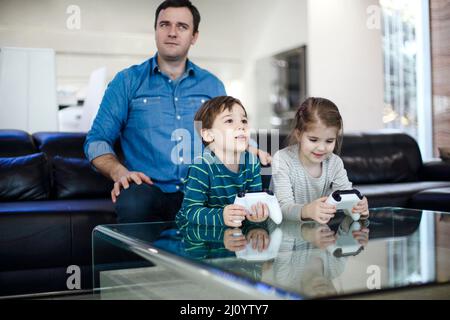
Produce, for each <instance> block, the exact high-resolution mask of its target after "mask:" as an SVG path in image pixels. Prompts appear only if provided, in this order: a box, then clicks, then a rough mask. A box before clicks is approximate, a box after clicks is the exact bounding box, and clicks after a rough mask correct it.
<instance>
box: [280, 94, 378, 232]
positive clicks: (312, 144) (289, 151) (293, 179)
mask: <svg viewBox="0 0 450 320" xmlns="http://www.w3.org/2000/svg"><path fill="white" fill-rule="evenodd" d="M342 136H343V125H342V118H341V115H340V113H339V110H338V108H337V107H336V105H335V104H334V103H333V102H331V101H330V100H327V99H324V98H308V99H306V100H305V101H304V102H303V103H302V104H301V106H300V108H299V109H298V110H297V113H296V115H295V128H294V129H293V130H292V132H291V136H290V138H291V145H290V146H288V147H286V148H284V149H282V150H280V151H278V152H277V153H276V154H275V155H274V158H273V178H272V180H273V186H274V191H275V195H276V197H277V199H278V201H279V202H280V206H281V211H282V212H283V216H284V218H286V219H288V220H297V221H298V220H300V221H304V220H308V219H312V220H315V221H317V222H319V223H327V222H328V221H329V220H330V219H331V218H333V217H334V214H335V213H336V207H335V206H333V205H329V204H326V203H325V201H326V199H327V197H328V195H329V194H331V193H332V192H333V191H335V190H346V189H351V188H352V183H351V182H350V181H349V180H348V177H347V171H346V170H345V169H344V164H343V162H342V160H341V158H339V156H337V155H336V154H337V153H338V152H339V151H340V147H341V143H342ZM368 210H369V209H368V203H367V199H366V197H364V198H363V200H361V201H360V202H358V204H357V205H356V206H355V207H354V208H353V212H354V213H360V214H361V215H362V216H367V215H368V214H369V211H368Z"/></svg>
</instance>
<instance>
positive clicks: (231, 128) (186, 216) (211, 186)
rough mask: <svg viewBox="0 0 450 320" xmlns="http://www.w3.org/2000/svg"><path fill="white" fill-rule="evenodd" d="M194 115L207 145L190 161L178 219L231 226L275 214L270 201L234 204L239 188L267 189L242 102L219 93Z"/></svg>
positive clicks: (245, 190) (243, 189) (241, 190)
mask: <svg viewBox="0 0 450 320" xmlns="http://www.w3.org/2000/svg"><path fill="white" fill-rule="evenodd" d="M194 120H195V123H196V129H197V131H198V132H199V134H200V136H201V137H202V141H203V144H204V145H205V150H204V152H203V155H202V156H201V157H199V158H196V159H195V161H194V164H192V165H191V166H190V167H189V172H188V177H187V180H186V185H185V195H184V199H183V204H182V205H181V209H180V211H179V212H178V213H177V217H176V219H177V220H178V221H180V220H182V223H195V224H203V225H226V226H229V227H240V226H241V225H242V221H243V220H245V219H248V220H249V221H252V222H262V221H265V220H266V219H267V217H268V216H269V209H268V207H267V205H265V204H262V203H258V204H257V205H255V206H253V207H252V212H251V213H248V212H246V210H245V208H244V207H242V206H240V205H235V204H233V203H234V199H235V197H236V194H237V193H238V192H248V191H261V189H262V183H261V175H260V168H261V165H260V163H259V161H258V159H257V158H256V156H254V155H253V154H252V153H249V152H248V151H247V149H248V143H249V138H250V133H249V128H248V121H247V112H246V111H245V109H244V107H243V105H242V103H241V102H240V101H239V100H238V99H235V98H233V97H230V96H220V97H216V98H213V99H211V100H209V101H207V102H205V103H204V104H203V105H202V106H201V107H200V109H199V110H198V111H197V113H196V115H195V119H194ZM197 124H199V125H200V127H199V126H197Z"/></svg>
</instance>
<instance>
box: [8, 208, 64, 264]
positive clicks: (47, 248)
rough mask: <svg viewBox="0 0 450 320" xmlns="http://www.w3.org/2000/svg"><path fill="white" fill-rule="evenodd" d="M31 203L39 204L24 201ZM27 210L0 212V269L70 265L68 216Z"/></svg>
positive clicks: (61, 213) (59, 213)
mask: <svg viewBox="0 0 450 320" xmlns="http://www.w3.org/2000/svg"><path fill="white" fill-rule="evenodd" d="M30 202H31V203H33V204H34V205H39V203H41V202H40V201H29V202H23V203H30ZM43 202H47V201H43ZM53 202H54V201H53ZM1 207H2V209H3V208H4V207H8V205H7V203H6V204H5V205H3V204H2V205H1ZM30 209H31V210H29V212H23V213H20V212H9V213H4V212H0V257H2V258H1V259H0V271H4V270H21V269H34V268H51V267H56V266H59V267H63V266H69V265H70V247H71V230H70V229H71V226H70V222H71V221H70V216H69V215H68V214H66V213H64V212H57V213H56V212H51V211H47V212H40V213H36V212H33V208H30Z"/></svg>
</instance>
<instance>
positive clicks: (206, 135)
mask: <svg viewBox="0 0 450 320" xmlns="http://www.w3.org/2000/svg"><path fill="white" fill-rule="evenodd" d="M200 135H201V136H202V139H203V141H205V142H207V143H211V142H213V141H214V135H213V133H212V131H211V130H209V129H202V130H201V131H200Z"/></svg>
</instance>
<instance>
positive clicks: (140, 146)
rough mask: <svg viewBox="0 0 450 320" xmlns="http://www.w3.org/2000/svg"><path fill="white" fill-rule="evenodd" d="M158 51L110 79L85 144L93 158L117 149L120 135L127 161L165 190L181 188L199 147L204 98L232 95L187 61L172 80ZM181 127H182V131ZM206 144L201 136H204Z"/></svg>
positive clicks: (128, 165) (216, 80)
mask: <svg viewBox="0 0 450 320" xmlns="http://www.w3.org/2000/svg"><path fill="white" fill-rule="evenodd" d="M157 61H158V60H157V54H155V56H154V57H152V58H151V59H149V60H147V61H145V62H144V63H142V64H141V65H136V66H132V67H130V68H128V69H125V70H122V71H120V72H119V73H117V75H116V76H115V78H114V79H113V80H112V81H111V82H110V83H109V85H108V87H107V89H106V91H105V95H104V97H103V100H102V102H101V104H100V108H99V111H98V113H97V116H96V118H95V120H94V123H93V125H92V128H91V130H90V131H89V133H88V135H87V137H86V141H85V144H84V151H85V154H86V157H87V158H88V159H89V161H92V160H93V159H95V158H97V157H99V156H101V155H104V154H108V153H112V154H115V153H114V150H113V147H112V146H113V145H114V142H115V141H116V139H118V138H120V142H121V145H122V149H123V153H124V162H125V163H124V165H125V167H126V168H127V169H128V170H130V171H140V172H143V173H145V174H146V175H147V176H149V177H150V178H151V179H152V180H153V181H154V182H155V185H156V186H158V187H159V188H160V189H161V190H162V191H163V192H176V191H178V190H180V191H181V188H182V185H183V181H184V178H185V177H186V174H187V170H188V166H189V164H190V163H191V162H192V161H191V159H194V158H195V154H194V152H195V151H197V152H201V150H198V146H194V137H195V135H196V133H195V130H194V116H195V113H196V112H197V110H198V109H199V108H200V106H201V105H202V103H203V102H205V101H206V100H209V99H211V98H214V97H216V96H222V95H226V93H225V88H224V85H223V83H222V82H221V81H220V80H219V79H218V78H217V77H215V76H214V75H212V74H211V73H209V72H208V71H206V70H203V69H201V68H199V67H198V66H196V65H195V64H193V63H192V62H191V61H189V60H188V61H187V64H186V71H185V73H184V74H183V75H182V76H181V77H180V78H179V79H177V80H175V81H173V80H171V79H170V78H169V77H168V76H167V75H165V74H163V73H161V72H160V70H159V68H158V62H157ZM177 129H178V130H177ZM196 141H197V144H198V143H200V148H201V139H200V140H198V135H197V139H196Z"/></svg>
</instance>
